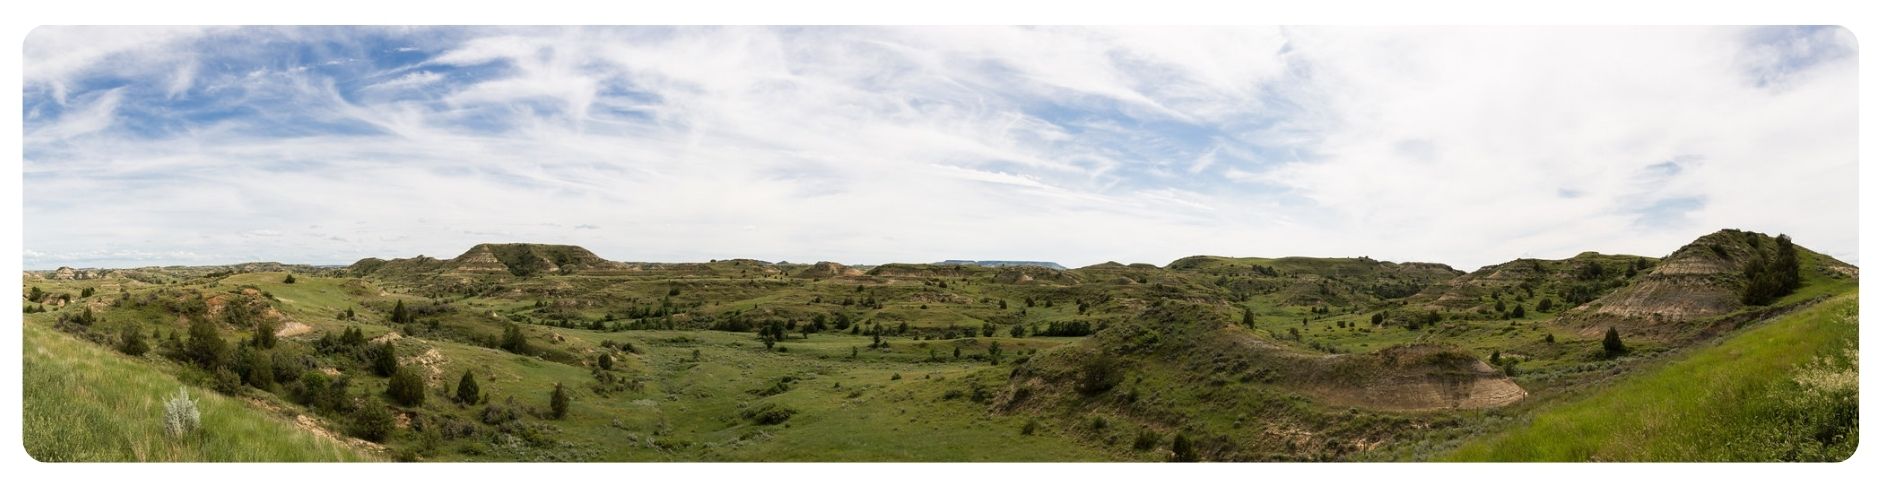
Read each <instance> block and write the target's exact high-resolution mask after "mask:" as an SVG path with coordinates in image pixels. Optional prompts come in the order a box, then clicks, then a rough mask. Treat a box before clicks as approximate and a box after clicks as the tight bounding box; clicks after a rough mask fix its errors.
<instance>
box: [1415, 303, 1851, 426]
mask: <svg viewBox="0 0 1892 492" xmlns="http://www.w3.org/2000/svg"><path fill="white" fill-rule="evenodd" d="M1858 314H1859V300H1858V297H1857V295H1856V294H1853V295H1846V296H1840V297H1835V298H1833V299H1829V300H1826V301H1823V302H1821V303H1819V304H1817V305H1815V306H1813V307H1811V308H1808V309H1805V310H1801V311H1799V312H1796V313H1793V314H1789V315H1786V316H1783V317H1781V318H1779V319H1775V320H1772V321H1769V322H1766V323H1763V324H1761V325H1758V326H1755V327H1752V328H1749V329H1747V330H1745V331H1742V332H1740V333H1738V334H1736V335H1734V336H1732V337H1730V338H1728V339H1726V340H1725V341H1723V342H1721V343H1719V344H1717V345H1714V346H1710V347H1707V348H1704V349H1702V350H1700V351H1699V352H1695V353H1693V354H1690V355H1688V356H1687V357H1686V358H1684V359H1681V360H1679V361H1677V362H1675V363H1674V364H1671V365H1668V366H1665V367H1662V368H1660V369H1657V370H1655V371H1653V372H1649V373H1643V374H1639V375H1636V376H1633V377H1630V378H1628V379H1626V380H1624V381H1622V382H1620V383H1617V384H1613V385H1611V386H1610V387H1607V388H1604V389H1603V390H1601V391H1598V392H1596V393H1594V394H1590V395H1587V396H1584V397H1581V398H1580V399H1577V400H1574V401H1570V402H1565V403H1560V404H1553V405H1551V406H1548V407H1545V408H1543V409H1540V410H1538V411H1537V412H1535V413H1534V414H1532V415H1530V416H1529V418H1528V419H1527V420H1525V421H1523V422H1522V423H1520V424H1519V425H1517V426H1515V427H1513V428H1510V429H1508V430H1505V431H1501V432H1499V433H1496V434H1493V435H1488V436H1485V437H1482V438H1478V439H1475V440H1473V441H1472V442H1470V443H1468V444H1467V445H1465V446H1464V447H1462V448H1460V449H1458V450H1457V451H1456V452H1453V453H1451V454H1449V455H1447V456H1446V457H1445V459H1448V460H1453V461H1591V460H1597V461H1775V460H1813V461H1822V460H1841V459H1844V458H1845V457H1847V456H1849V455H1851V454H1852V449H1853V448H1854V447H1855V446H1856V445H1857V444H1858V437H1857V436H1858V434H1857V431H1856V426H1857V421H1856V420H1854V419H1856V418H1857V417H1856V416H1857V414H1856V413H1852V414H1851V416H1850V417H1848V415H1847V412H1856V411H1857V400H1856V396H1855V397H1854V398H1855V399H1854V400H1852V401H1851V402H1850V403H1848V402H1846V401H1845V399H1844V397H1843V396H1837V397H1836V396H1834V395H1833V393H1834V392H1821V391H1816V390H1814V389H1812V388H1810V387H1809V385H1806V384H1802V383H1798V382H1796V381H1795V379H1796V378H1799V379H1802V380H1807V379H1810V378H1811V379H1821V378H1824V379H1826V380H1828V381H1832V382H1837V383H1839V384H1838V386H1841V387H1844V386H1845V385H1846V384H1847V383H1850V384H1851V388H1853V391H1854V393H1853V394H1854V395H1856V394H1857V393H1856V391H1857V385H1858V376H1857V372H1856V371H1855V370H1854V369H1853V367H1855V366H1856V364H1857V359H1856V355H1849V354H1856V352H1854V351H1856V347H1857V346H1858V340H1859V322H1858ZM1849 358H1850V359H1851V360H1850V361H1848V359H1849ZM1814 386H1817V385H1814ZM1842 391H1843V390H1842ZM1848 420H1850V421H1851V423H1852V425H1853V429H1855V430H1853V431H1852V432H1850V433H1841V434H1839V435H1821V434H1822V432H1823V431H1826V432H1828V433H1829V434H1830V431H1831V430H1832V429H1834V428H1836V427H1844V425H1843V424H1844V423H1845V422H1846V421H1848ZM1836 424H1837V425H1836ZM1821 438H1824V440H1825V441H1827V445H1824V446H1822V445H1820V444H1815V443H1816V442H1817V441H1819V440H1821Z"/></svg>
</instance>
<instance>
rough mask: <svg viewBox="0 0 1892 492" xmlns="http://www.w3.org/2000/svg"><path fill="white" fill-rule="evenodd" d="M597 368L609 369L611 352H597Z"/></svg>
mask: <svg viewBox="0 0 1892 492" xmlns="http://www.w3.org/2000/svg"><path fill="white" fill-rule="evenodd" d="M598 368H599V369H604V370H606V371H609V370H611V354H598Z"/></svg>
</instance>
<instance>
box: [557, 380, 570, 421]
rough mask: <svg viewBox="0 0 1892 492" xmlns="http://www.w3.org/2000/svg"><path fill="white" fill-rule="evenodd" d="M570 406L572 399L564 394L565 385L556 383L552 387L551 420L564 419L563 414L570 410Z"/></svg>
mask: <svg viewBox="0 0 1892 492" xmlns="http://www.w3.org/2000/svg"><path fill="white" fill-rule="evenodd" d="M571 405H572V397H571V395H567V394H565V383H558V384H556V385H553V386H552V419H553V420H561V419H564V418H565V412H567V411H570V410H571Z"/></svg>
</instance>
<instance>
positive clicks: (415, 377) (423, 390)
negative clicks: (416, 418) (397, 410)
mask: <svg viewBox="0 0 1892 492" xmlns="http://www.w3.org/2000/svg"><path fill="white" fill-rule="evenodd" d="M388 396H389V397H392V398H394V401H395V402H396V403H400V404H402V405H405V406H410V407H411V406H415V405H419V404H421V403H422V402H425V401H427V381H426V380H424V379H421V377H420V373H419V372H417V371H415V370H414V369H413V368H408V367H403V368H399V369H395V370H394V377H391V378H388Z"/></svg>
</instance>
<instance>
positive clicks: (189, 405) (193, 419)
mask: <svg viewBox="0 0 1892 492" xmlns="http://www.w3.org/2000/svg"><path fill="white" fill-rule="evenodd" d="M200 417H201V416H200V415H199V414H198V413H197V401H196V400H192V399H191V395H190V393H189V392H188V391H185V390H184V388H178V389H177V396H175V397H172V398H171V399H169V400H165V401H164V432H165V433H168V434H170V435H171V437H184V435H185V434H189V433H191V432H192V431H196V430H197V426H198V424H199V423H200Z"/></svg>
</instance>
